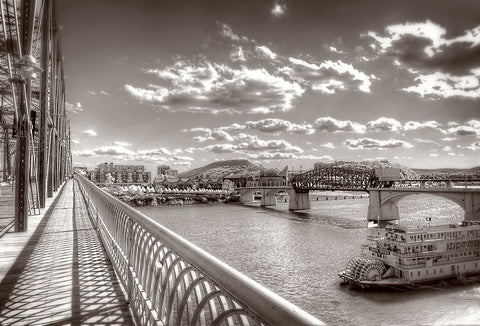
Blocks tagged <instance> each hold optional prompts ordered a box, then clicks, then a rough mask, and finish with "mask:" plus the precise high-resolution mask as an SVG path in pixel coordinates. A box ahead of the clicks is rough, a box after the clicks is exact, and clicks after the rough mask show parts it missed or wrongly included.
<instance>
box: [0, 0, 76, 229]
mask: <svg viewBox="0 0 480 326" xmlns="http://www.w3.org/2000/svg"><path fill="white" fill-rule="evenodd" d="M0 20H1V24H0V141H1V142H2V143H3V144H2V146H0V156H1V157H2V160H1V161H0V169H1V173H0V182H11V183H13V184H14V185H15V208H16V209H15V230H16V231H25V230H26V229H27V225H28V223H27V222H28V220H27V216H28V215H32V214H37V213H39V208H40V207H45V199H46V197H47V196H49V197H51V196H52V195H53V192H54V191H56V190H57V189H58V187H59V186H60V184H61V183H62V182H63V180H64V178H65V176H66V175H67V174H69V173H70V172H71V166H70V165H71V155H70V140H69V137H70V134H69V121H68V120H67V119H66V112H65V96H64V94H65V86H64V78H63V67H62V56H61V52H60V40H59V38H58V35H57V27H56V20H55V0H22V1H21V3H20V4H19V3H18V1H17V0H0ZM37 62H38V63H39V64H40V66H38V65H37ZM38 72H41V76H40V78H36V74H37V73H38ZM37 117H38V118H39V122H38V123H37Z"/></svg>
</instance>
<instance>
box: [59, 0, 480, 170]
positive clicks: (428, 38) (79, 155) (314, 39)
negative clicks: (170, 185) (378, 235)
mask: <svg viewBox="0 0 480 326" xmlns="http://www.w3.org/2000/svg"><path fill="white" fill-rule="evenodd" d="M57 14H58V23H59V25H60V37H61V42H62V56H63V58H64V70H65V83H66V101H67V103H66V105H67V110H68V114H69V117H70V124H71V142H72V144H71V145H72V151H73V161H74V165H75V166H86V167H88V168H89V169H93V168H94V167H95V166H96V165H97V164H99V163H102V162H114V163H115V164H141V165H145V166H146V167H147V169H148V170H150V171H152V172H154V171H156V166H158V165H161V164H168V165H170V166H171V167H172V168H174V169H178V170H180V171H185V170H189V169H191V168H195V167H199V166H202V165H205V164H207V163H211V162H213V161H218V160H226V159H236V158H247V159H249V160H250V161H252V162H254V163H259V164H262V165H263V166H265V167H276V168H283V167H284V166H285V165H288V166H289V167H290V168H293V169H300V168H303V169H309V168H312V167H313V164H314V163H315V162H325V163H330V162H334V161H340V160H344V161H364V160H381V159H387V160H388V161H389V162H395V163H399V164H402V165H406V166H409V167H413V168H443V167H452V168H469V167H473V166H476V165H480V1H476V0H470V1H465V0H456V1H443V0H435V1H425V0H419V1H403V0H398V1H397V0H390V1H384V0H371V1H365V0H362V1H360V0H338V1H337V0H335V1H313V0H312V1H307V0H295V1H293V0H290V1H288V0H285V1H280V0H278V1H271V0H268V1H267V0H256V1H252V0H242V1H230V0H209V1H198V0H191V1H183V0H176V1H164V0H151V1H147V0H136V1H119V0H116V1H113V0H102V1H98V0H82V1H73V0H59V1H58V4H57Z"/></svg>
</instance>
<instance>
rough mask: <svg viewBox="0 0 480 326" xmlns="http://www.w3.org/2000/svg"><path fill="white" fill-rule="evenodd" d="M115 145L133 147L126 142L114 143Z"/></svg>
mask: <svg viewBox="0 0 480 326" xmlns="http://www.w3.org/2000/svg"><path fill="white" fill-rule="evenodd" d="M113 145H115V146H123V147H128V146H132V144H130V143H128V142H125V141H114V142H113Z"/></svg>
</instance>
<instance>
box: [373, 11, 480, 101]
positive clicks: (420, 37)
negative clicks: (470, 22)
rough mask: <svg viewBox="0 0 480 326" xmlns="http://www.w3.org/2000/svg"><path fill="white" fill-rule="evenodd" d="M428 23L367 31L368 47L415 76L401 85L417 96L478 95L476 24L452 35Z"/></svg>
mask: <svg viewBox="0 0 480 326" xmlns="http://www.w3.org/2000/svg"><path fill="white" fill-rule="evenodd" d="M447 35H448V33H447V30H446V29H445V28H444V27H442V26H440V25H438V24H436V23H434V22H432V21H429V20H427V21H425V22H406V23H404V24H396V25H390V26H387V27H386V28H385V34H383V35H380V34H379V33H376V32H373V31H370V32H368V34H367V36H368V37H370V38H372V39H373V40H374V43H372V44H371V46H372V48H374V49H376V50H378V51H379V52H380V53H383V54H385V55H388V56H390V57H391V58H392V59H393V61H394V62H397V63H398V65H405V67H406V68H407V69H408V71H410V72H411V73H412V74H414V75H416V78H415V81H416V83H415V85H412V86H410V87H406V88H403V90H404V91H406V92H414V93H417V94H419V95H421V96H434V97H442V98H445V97H467V98H478V96H479V91H480V85H479V81H478V79H479V75H480V72H479V70H478V67H479V65H480V25H479V26H477V27H475V28H473V29H470V30H466V31H465V32H464V33H463V34H460V35H458V36H456V37H452V38H447Z"/></svg>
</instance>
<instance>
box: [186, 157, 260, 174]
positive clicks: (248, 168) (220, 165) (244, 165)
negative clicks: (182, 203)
mask: <svg viewBox="0 0 480 326" xmlns="http://www.w3.org/2000/svg"><path fill="white" fill-rule="evenodd" d="M263 170H264V168H263V167H262V166H258V165H255V164H253V163H252V162H250V161H249V160H244V159H241V160H226V161H218V162H213V163H210V164H207V165H205V166H202V167H199V168H196V169H193V170H190V171H186V172H183V173H181V174H179V177H181V178H194V177H202V176H203V177H209V178H225V177H235V176H245V175H251V174H258V173H260V171H263Z"/></svg>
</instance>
